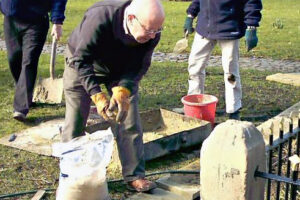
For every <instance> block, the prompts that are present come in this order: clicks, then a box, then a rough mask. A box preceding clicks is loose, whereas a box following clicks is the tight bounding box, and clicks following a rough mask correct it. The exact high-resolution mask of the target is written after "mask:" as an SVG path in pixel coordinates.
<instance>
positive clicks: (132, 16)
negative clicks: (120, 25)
mask: <svg viewBox="0 0 300 200" xmlns="http://www.w3.org/2000/svg"><path fill="white" fill-rule="evenodd" d="M134 18H135V15H133V14H129V15H128V16H127V19H128V21H129V22H130V23H131V24H132V22H133V20H134Z"/></svg>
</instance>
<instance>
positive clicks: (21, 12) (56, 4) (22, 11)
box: [0, 0, 67, 24]
mask: <svg viewBox="0 0 300 200" xmlns="http://www.w3.org/2000/svg"><path fill="white" fill-rule="evenodd" d="M66 3H67V0H1V1H0V4H1V5H0V6H1V12H2V13H3V14H4V15H5V16H7V17H14V18H16V19H18V20H22V21H24V22H29V23H32V22H36V21H41V20H43V19H45V18H47V17H48V13H49V12H51V21H52V23H54V24H62V23H63V21H64V19H65V15H64V11H65V8H66Z"/></svg>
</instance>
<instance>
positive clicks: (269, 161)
mask: <svg viewBox="0 0 300 200" xmlns="http://www.w3.org/2000/svg"><path fill="white" fill-rule="evenodd" d="M271 126H273V124H272V125H271ZM270 130H271V132H270V135H269V146H270V150H269V152H268V173H270V174H271V173H272V158H273V150H272V149H271V147H272V146H273V130H272V129H270ZM271 186H272V181H271V180H270V179H268V181H267V193H266V194H267V198H266V199H267V200H270V199H271Z"/></svg>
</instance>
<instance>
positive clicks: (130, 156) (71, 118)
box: [62, 66, 145, 182]
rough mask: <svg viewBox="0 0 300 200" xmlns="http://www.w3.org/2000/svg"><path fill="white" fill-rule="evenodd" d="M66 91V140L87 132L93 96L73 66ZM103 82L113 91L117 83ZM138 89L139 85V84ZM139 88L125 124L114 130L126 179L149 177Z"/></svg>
mask: <svg viewBox="0 0 300 200" xmlns="http://www.w3.org/2000/svg"><path fill="white" fill-rule="evenodd" d="M63 79H64V94H65V100H66V117H65V126H64V130H63V134H62V141H63V142H68V141H70V140H71V139H73V138H75V137H78V136H82V135H84V134H85V132H84V131H85V126H86V122H87V119H88V115H89V110H90V105H91V98H90V95H89V94H87V92H86V90H85V89H84V88H83V86H82V84H81V82H80V80H79V76H78V72H77V71H76V70H75V69H74V68H72V67H69V66H66V67H65V71H64V76H63ZM98 82H99V84H100V83H104V84H105V85H106V88H107V89H108V92H109V93H110V94H111V87H112V85H114V83H113V82H109V80H103V79H102V78H101V77H99V81H98ZM136 87H137V88H138V86H136ZM137 88H135V89H134V91H136V93H134V94H133V95H132V97H131V98H130V107H129V111H128V116H127V118H126V119H125V121H124V123H122V124H116V125H115V126H114V127H112V131H113V133H114V135H115V137H116V141H117V146H118V151H119V157H120V161H121V165H122V173H123V177H124V180H125V182H129V181H133V180H136V179H140V178H144V177H145V161H144V144H143V130H142V125H141V119H140V115H139V111H138V91H137V90H138V89H137Z"/></svg>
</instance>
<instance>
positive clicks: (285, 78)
mask: <svg viewBox="0 0 300 200" xmlns="http://www.w3.org/2000/svg"><path fill="white" fill-rule="evenodd" d="M266 79H267V80H268V81H275V82H279V83H284V84H289V85H294V86H300V73H285V74H284V73H277V74H272V75H270V76H267V78H266Z"/></svg>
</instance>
